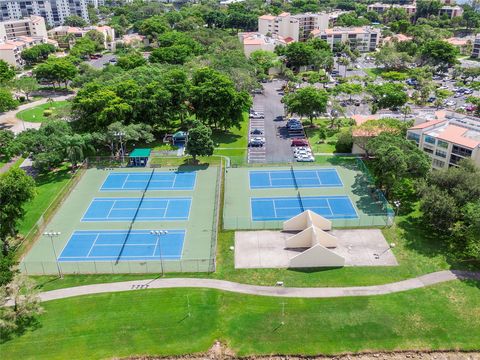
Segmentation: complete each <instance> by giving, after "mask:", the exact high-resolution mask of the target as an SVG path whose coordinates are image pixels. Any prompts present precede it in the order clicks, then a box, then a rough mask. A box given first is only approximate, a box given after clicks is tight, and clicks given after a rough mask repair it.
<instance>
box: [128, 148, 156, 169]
mask: <svg viewBox="0 0 480 360" xmlns="http://www.w3.org/2000/svg"><path fill="white" fill-rule="evenodd" d="M151 151H152V149H134V150H133V151H132V152H131V153H130V155H129V156H128V158H129V163H130V166H146V165H147V162H148V158H149V157H150V153H151Z"/></svg>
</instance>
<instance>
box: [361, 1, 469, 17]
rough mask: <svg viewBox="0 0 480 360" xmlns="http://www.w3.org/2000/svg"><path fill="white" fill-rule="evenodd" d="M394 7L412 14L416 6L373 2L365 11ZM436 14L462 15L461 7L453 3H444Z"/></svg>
mask: <svg viewBox="0 0 480 360" xmlns="http://www.w3.org/2000/svg"><path fill="white" fill-rule="evenodd" d="M444 3H449V2H444ZM393 7H396V8H402V9H405V11H406V12H407V14H408V15H413V14H415V12H416V11H417V6H416V4H415V3H413V4H407V5H398V4H393V5H392V4H383V3H378V2H377V3H374V4H370V5H368V6H367V11H375V12H377V13H379V14H383V13H385V12H387V11H388V10H389V9H391V8H393ZM438 14H439V15H440V16H442V15H447V16H448V17H449V18H450V19H451V18H454V17H457V16H462V15H463V8H461V7H460V6H456V5H455V6H453V5H444V6H442V7H441V8H440V10H439V12H438Z"/></svg>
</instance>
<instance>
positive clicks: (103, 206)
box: [82, 197, 192, 221]
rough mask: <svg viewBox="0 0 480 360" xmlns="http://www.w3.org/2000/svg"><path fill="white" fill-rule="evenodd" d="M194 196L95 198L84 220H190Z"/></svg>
mask: <svg viewBox="0 0 480 360" xmlns="http://www.w3.org/2000/svg"><path fill="white" fill-rule="evenodd" d="M191 203H192V198H189V197H188V198H144V199H143V200H142V199H141V198H95V199H93V201H92V202H91V203H90V206H89V207H88V209H87V211H86V212H85V214H84V215H83V218H82V221H132V220H135V221H156V220H188V217H189V214H190V205H191Z"/></svg>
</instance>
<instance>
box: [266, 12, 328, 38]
mask: <svg viewBox="0 0 480 360" xmlns="http://www.w3.org/2000/svg"><path fill="white" fill-rule="evenodd" d="M329 20H330V17H329V14H327V13H319V14H312V13H305V14H297V15H291V14H290V13H287V12H284V13H281V14H280V15H278V16H274V15H263V16H260V17H259V18H258V32H259V33H260V34H263V35H278V36H281V37H283V38H284V39H292V40H293V41H305V40H307V39H308V37H309V36H310V33H311V32H312V30H315V29H326V28H328V25H329Z"/></svg>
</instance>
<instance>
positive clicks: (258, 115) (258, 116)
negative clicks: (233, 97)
mask: <svg viewBox="0 0 480 360" xmlns="http://www.w3.org/2000/svg"><path fill="white" fill-rule="evenodd" d="M264 118H265V115H263V113H254V114H252V113H250V119H264Z"/></svg>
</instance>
